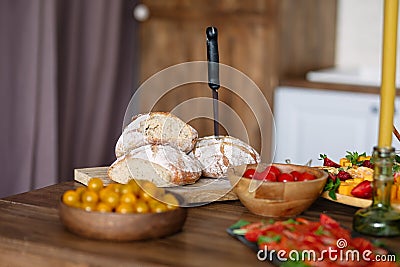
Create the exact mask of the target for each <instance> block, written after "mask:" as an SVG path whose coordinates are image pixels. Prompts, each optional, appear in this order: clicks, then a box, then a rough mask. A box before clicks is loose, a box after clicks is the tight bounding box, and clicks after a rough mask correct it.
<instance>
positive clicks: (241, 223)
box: [229, 220, 250, 229]
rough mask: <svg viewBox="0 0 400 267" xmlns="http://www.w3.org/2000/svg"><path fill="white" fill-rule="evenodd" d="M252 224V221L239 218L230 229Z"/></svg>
mask: <svg viewBox="0 0 400 267" xmlns="http://www.w3.org/2000/svg"><path fill="white" fill-rule="evenodd" d="M248 224H250V222H248V221H246V220H239V221H237V222H236V223H234V224H232V225H231V226H230V227H229V229H237V228H241V227H243V226H245V225H248Z"/></svg>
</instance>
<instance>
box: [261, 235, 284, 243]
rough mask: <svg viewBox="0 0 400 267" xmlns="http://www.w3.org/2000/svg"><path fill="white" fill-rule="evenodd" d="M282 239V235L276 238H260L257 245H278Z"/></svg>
mask: <svg viewBox="0 0 400 267" xmlns="http://www.w3.org/2000/svg"><path fill="white" fill-rule="evenodd" d="M281 239H282V237H281V236H280V235H275V236H264V235H262V236H259V237H258V240H257V243H258V244H262V243H276V242H279V241H281Z"/></svg>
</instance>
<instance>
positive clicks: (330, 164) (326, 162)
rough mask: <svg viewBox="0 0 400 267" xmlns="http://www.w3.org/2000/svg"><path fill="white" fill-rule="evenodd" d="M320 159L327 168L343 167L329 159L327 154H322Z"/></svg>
mask: <svg viewBox="0 0 400 267" xmlns="http://www.w3.org/2000/svg"><path fill="white" fill-rule="evenodd" d="M319 156H320V159H323V160H324V166H326V167H334V168H340V167H341V166H340V165H339V164H337V163H336V162H334V161H333V160H331V159H330V158H328V157H327V156H326V155H325V154H320V155H319Z"/></svg>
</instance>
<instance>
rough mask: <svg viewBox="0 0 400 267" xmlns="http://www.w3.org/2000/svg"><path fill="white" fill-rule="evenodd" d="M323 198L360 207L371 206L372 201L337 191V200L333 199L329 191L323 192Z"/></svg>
mask: <svg viewBox="0 0 400 267" xmlns="http://www.w3.org/2000/svg"><path fill="white" fill-rule="evenodd" d="M321 196H322V197H323V198H326V199H329V200H331V201H333V202H337V203H342V204H346V205H349V206H353V207H358V208H366V207H369V206H370V205H371V203H372V200H370V199H362V198H358V197H351V196H346V195H341V194H338V193H336V198H337V199H336V200H334V199H332V198H331V197H330V196H329V194H328V192H327V191H325V192H323V193H322V195H321Z"/></svg>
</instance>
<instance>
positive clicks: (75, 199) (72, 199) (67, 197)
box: [62, 190, 79, 207]
mask: <svg viewBox="0 0 400 267" xmlns="http://www.w3.org/2000/svg"><path fill="white" fill-rule="evenodd" d="M62 201H63V202H64V204H65V205H68V206H71V207H76V206H78V205H79V195H78V193H77V192H76V191H75V190H67V191H65V192H64V194H63V196H62Z"/></svg>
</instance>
